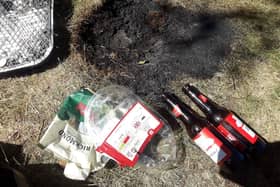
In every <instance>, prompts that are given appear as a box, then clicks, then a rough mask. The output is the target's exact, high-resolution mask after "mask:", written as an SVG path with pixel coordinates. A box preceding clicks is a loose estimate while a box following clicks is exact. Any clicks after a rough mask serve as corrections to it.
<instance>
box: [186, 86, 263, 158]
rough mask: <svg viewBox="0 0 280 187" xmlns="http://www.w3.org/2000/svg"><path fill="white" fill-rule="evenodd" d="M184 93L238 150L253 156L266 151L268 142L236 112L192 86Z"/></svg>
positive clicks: (187, 87)
mask: <svg viewBox="0 0 280 187" xmlns="http://www.w3.org/2000/svg"><path fill="white" fill-rule="evenodd" d="M183 92H184V93H185V94H186V95H187V96H188V97H189V98H190V99H191V100H192V101H193V102H194V103H195V104H196V105H197V106H198V107H199V108H200V110H201V111H202V112H203V113H204V114H205V115H206V118H207V120H208V121H209V122H210V123H211V124H213V125H214V126H215V127H216V128H217V129H218V131H219V132H220V133H221V134H223V135H224V137H226V139H227V140H228V141H229V142H231V143H232V145H234V146H235V147H236V148H237V149H238V150H240V151H244V152H246V153H247V154H249V155H251V156H254V154H256V153H261V152H263V151H264V149H265V147H266V144H267V142H266V140H265V139H264V138H262V137H261V136H260V135H258V134H257V133H256V132H255V131H254V130H253V129H252V128H251V127H250V126H249V125H248V124H247V123H246V122H245V121H244V120H243V119H241V118H240V117H239V116H238V115H237V114H236V113H235V112H233V111H230V110H228V109H226V108H224V107H222V106H220V105H218V104H217V103H215V102H214V101H212V100H211V99H209V98H208V97H207V96H205V95H204V94H203V93H201V92H200V91H199V90H198V89H197V88H196V87H194V86H193V85H191V84H187V85H185V86H184V87H183Z"/></svg>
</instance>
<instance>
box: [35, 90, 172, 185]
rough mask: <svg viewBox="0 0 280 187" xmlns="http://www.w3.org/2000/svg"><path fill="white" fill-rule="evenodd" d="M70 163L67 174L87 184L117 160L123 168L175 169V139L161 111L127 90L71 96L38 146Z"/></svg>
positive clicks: (88, 92) (83, 93) (66, 169)
mask: <svg viewBox="0 0 280 187" xmlns="http://www.w3.org/2000/svg"><path fill="white" fill-rule="evenodd" d="M39 145H40V147H42V148H43V149H46V150H48V151H51V152H52V153H54V155H55V156H56V157H58V158H60V159H62V160H66V161H67V163H66V165H65V169H64V175H65V176H66V177H68V178H71V179H75V180H85V179H86V178H87V177H88V175H89V174H90V172H94V171H97V170H99V169H101V168H103V167H104V166H105V165H106V163H107V162H108V161H109V160H110V159H112V160H114V161H115V162H116V163H117V164H119V165H120V166H121V167H143V166H144V167H154V168H168V167H173V165H174V163H176V160H177V154H176V153H177V147H176V145H177V144H176V139H175V136H174V134H173V131H172V129H171V127H170V126H169V125H168V123H167V122H166V121H165V120H164V118H162V117H161V116H160V115H159V114H158V113H157V112H155V111H154V110H152V109H151V107H150V106H148V105H147V104H146V103H145V102H143V101H142V100H141V99H140V98H139V97H138V96H136V95H135V94H134V93H133V92H132V91H130V90H129V89H127V88H124V87H121V86H118V85H112V86H108V87H105V88H102V89H100V90H97V92H95V93H94V92H92V91H90V90H89V89H81V90H79V91H77V92H74V93H73V94H71V95H70V96H68V97H67V98H66V99H65V101H64V102H63V104H62V106H61V108H60V110H59V111H58V113H57V115H56V117H55V118H54V120H53V121H52V123H51V124H50V126H49V127H48V129H47V131H46V132H45V134H44V135H43V137H42V138H41V140H40V142H39Z"/></svg>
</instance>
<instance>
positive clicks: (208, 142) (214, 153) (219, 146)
mask: <svg viewBox="0 0 280 187" xmlns="http://www.w3.org/2000/svg"><path fill="white" fill-rule="evenodd" d="M194 142H195V143H196V144H197V145H198V146H199V147H200V148H201V149H202V150H203V151H204V152H205V153H206V154H207V155H208V156H210V158H211V159H212V160H213V161H214V162H215V163H216V164H222V163H223V162H224V161H225V160H227V159H229V157H230V156H231V151H230V150H229V149H228V148H227V147H225V146H224V144H223V142H222V141H221V140H219V139H218V138H217V137H216V136H215V135H214V134H213V133H212V132H211V131H210V130H209V129H207V128H203V129H202V130H201V131H200V132H199V133H198V134H197V135H196V137H195V138H194Z"/></svg>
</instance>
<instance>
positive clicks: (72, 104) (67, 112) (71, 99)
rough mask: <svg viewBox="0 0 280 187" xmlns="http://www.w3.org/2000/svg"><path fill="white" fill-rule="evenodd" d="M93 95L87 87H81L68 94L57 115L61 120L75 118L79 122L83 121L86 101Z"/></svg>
mask: <svg viewBox="0 0 280 187" xmlns="http://www.w3.org/2000/svg"><path fill="white" fill-rule="evenodd" d="M92 97H94V93H93V92H92V91H91V90H90V89H88V88H82V89H80V90H78V91H76V92H74V93H72V94H71V95H70V96H68V97H67V98H66V99H65V100H64V102H63V104H62V105H61V107H60V109H59V111H58V113H57V115H58V117H59V118H60V119H61V120H69V119H70V118H72V117H73V118H75V119H76V120H78V121H79V122H83V121H84V110H85V109H86V106H87V103H88V101H89V100H90V99H91V98H92Z"/></svg>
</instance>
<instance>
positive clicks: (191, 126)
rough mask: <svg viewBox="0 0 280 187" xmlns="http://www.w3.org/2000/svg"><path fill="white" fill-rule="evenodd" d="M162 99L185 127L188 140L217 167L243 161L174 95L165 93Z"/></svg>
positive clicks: (242, 156)
mask: <svg viewBox="0 0 280 187" xmlns="http://www.w3.org/2000/svg"><path fill="white" fill-rule="evenodd" d="M163 98H164V100H165V102H166V103H167V105H168V106H169V108H170V109H171V111H172V113H173V115H174V116H175V117H176V118H179V119H180V120H181V121H182V122H183V124H184V125H185V127H186V130H187V133H188V135H189V136H190V138H191V139H192V140H193V141H194V142H195V143H196V144H197V145H198V146H199V147H200V148H201V149H202V150H203V151H204V152H205V153H206V154H207V155H208V156H209V157H210V158H211V159H212V160H213V161H214V162H215V163H217V164H218V165H222V164H223V163H224V162H226V163H228V164H231V163H237V162H236V161H238V162H240V161H242V160H244V155H243V154H242V153H240V152H239V151H237V150H236V149H235V148H234V147H233V146H232V145H231V144H229V143H228V142H227V140H226V139H225V138H224V137H223V136H221V135H220V134H219V133H217V131H216V130H215V129H214V127H212V126H211V125H209V122H208V121H207V120H206V119H204V118H202V117H200V116H199V115H198V114H197V113H196V112H195V111H193V110H192V109H191V108H190V107H189V106H188V105H186V104H185V103H184V102H183V101H181V100H180V99H179V98H178V97H177V96H176V95H175V94H171V93H165V94H163Z"/></svg>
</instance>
